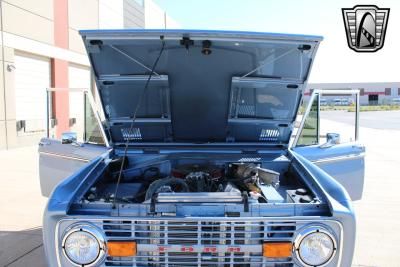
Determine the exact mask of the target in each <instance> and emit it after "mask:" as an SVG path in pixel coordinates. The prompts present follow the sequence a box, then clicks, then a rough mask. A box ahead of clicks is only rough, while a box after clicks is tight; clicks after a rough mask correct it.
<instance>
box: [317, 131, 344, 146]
mask: <svg viewBox="0 0 400 267" xmlns="http://www.w3.org/2000/svg"><path fill="white" fill-rule="evenodd" d="M338 144H340V134H338V133H327V134H326V143H325V144H322V145H321V146H320V148H327V147H331V146H334V145H338Z"/></svg>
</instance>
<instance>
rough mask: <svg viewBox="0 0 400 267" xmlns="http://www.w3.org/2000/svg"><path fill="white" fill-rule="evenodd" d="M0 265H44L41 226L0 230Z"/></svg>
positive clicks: (41, 266) (18, 266)
mask: <svg viewBox="0 0 400 267" xmlns="http://www.w3.org/2000/svg"><path fill="white" fill-rule="evenodd" d="M0 266H2V267H25V266H30V267H46V263H45V258H44V250H43V241H42V228H41V227H40V228H39V227H38V228H31V229H26V230H22V231H0Z"/></svg>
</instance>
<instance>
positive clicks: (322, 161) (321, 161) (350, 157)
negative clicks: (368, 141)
mask: <svg viewBox="0 0 400 267" xmlns="http://www.w3.org/2000/svg"><path fill="white" fill-rule="evenodd" d="M362 158H364V153H361V154H350V155H344V156H337V157H331V158H323V159H317V160H312V161H311V162H312V163H314V164H325V163H333V162H337V161H342V160H356V159H362Z"/></svg>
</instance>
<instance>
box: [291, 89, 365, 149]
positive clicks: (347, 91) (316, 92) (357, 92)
mask: <svg viewBox="0 0 400 267" xmlns="http://www.w3.org/2000/svg"><path fill="white" fill-rule="evenodd" d="M322 94H324V95H332V94H348V95H356V114H355V116H356V125H355V141H358V139H359V128H360V90H357V89H341V90H337V89H336V90H335V89H333V90H332V89H322V90H321V89H316V90H313V93H312V95H311V97H310V100H309V102H308V105H307V109H306V111H305V113H304V115H303V118H302V119H301V123H300V126H299V129H298V130H297V134H296V137H295V139H294V141H293V143H292V146H291V148H294V147H296V146H297V141H298V139H299V138H300V134H301V131H302V129H303V127H304V124H305V120H306V118H307V117H308V114H309V113H310V110H311V107H312V103H313V102H314V99H315V97H316V96H317V95H318V96H319V95H322ZM319 112H320V104H319V100H318V121H317V127H318V143H319V139H320V132H319V130H320V129H319V128H320V127H319V124H320V123H319V120H320V113H319Z"/></svg>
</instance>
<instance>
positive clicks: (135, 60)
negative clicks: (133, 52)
mask: <svg viewBox="0 0 400 267" xmlns="http://www.w3.org/2000/svg"><path fill="white" fill-rule="evenodd" d="M110 47H111V48H112V49H114V50H115V51H117V52H118V53H120V54H121V55H124V56H125V57H127V58H128V59H130V60H131V61H133V62H135V63H136V64H138V65H139V66H141V67H143V68H145V69H146V70H148V71H150V72H151V71H152V69H151V68H149V67H147V66H146V65H144V64H143V63H141V62H140V61H139V60H137V59H135V58H133V57H132V56H130V55H128V54H127V53H126V52H124V51H122V50H121V49H119V48H117V47H115V46H113V45H110ZM153 73H154V74H155V75H157V76H160V74H158V73H157V72H155V71H154V72H153Z"/></svg>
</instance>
